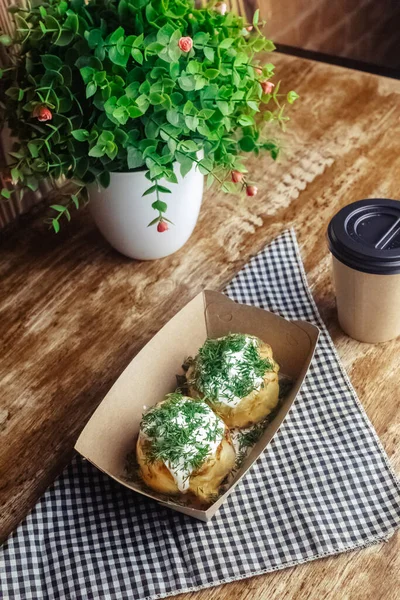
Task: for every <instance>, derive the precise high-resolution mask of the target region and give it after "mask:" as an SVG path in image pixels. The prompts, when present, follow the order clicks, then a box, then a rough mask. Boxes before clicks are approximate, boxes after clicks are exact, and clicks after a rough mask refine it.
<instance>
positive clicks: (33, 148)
mask: <svg viewBox="0 0 400 600" xmlns="http://www.w3.org/2000/svg"><path fill="white" fill-rule="evenodd" d="M42 145H43V142H42V140H40V141H39V140H31V141H30V142H28V150H29V152H30V153H31V156H32V158H37V157H38V156H39V150H40V147H41V146H42Z"/></svg>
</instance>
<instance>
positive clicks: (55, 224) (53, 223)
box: [51, 219, 60, 233]
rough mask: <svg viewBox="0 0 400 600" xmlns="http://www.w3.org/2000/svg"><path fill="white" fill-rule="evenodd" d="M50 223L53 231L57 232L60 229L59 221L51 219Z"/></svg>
mask: <svg viewBox="0 0 400 600" xmlns="http://www.w3.org/2000/svg"><path fill="white" fill-rule="evenodd" d="M51 225H52V227H53V229H54V232H55V233H58V232H59V231H60V223H59V222H58V221H57V219H52V221H51Z"/></svg>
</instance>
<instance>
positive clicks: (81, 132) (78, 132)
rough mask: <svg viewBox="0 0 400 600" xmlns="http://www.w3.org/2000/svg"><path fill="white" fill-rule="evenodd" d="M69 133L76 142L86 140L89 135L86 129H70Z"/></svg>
mask: <svg viewBox="0 0 400 600" xmlns="http://www.w3.org/2000/svg"><path fill="white" fill-rule="evenodd" d="M71 134H72V137H73V138H75V139H76V140H77V141H78V142H86V140H87V139H88V137H89V132H88V131H87V130H86V129H75V130H74V131H71Z"/></svg>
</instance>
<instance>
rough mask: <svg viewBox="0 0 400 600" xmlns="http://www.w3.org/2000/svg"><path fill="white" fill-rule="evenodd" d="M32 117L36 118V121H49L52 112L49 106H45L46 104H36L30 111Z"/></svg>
mask: <svg viewBox="0 0 400 600" xmlns="http://www.w3.org/2000/svg"><path fill="white" fill-rule="evenodd" d="M32 117H35V118H37V120H38V121H41V122H44V121H51V119H52V118H53V115H52V112H51V110H50V109H49V108H47V106H44V105H43V104H41V105H38V106H36V107H35V108H34V109H33V112H32Z"/></svg>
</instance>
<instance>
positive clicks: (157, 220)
mask: <svg viewBox="0 0 400 600" xmlns="http://www.w3.org/2000/svg"><path fill="white" fill-rule="evenodd" d="M159 220H160V217H156V218H155V219H153V220H152V221H150V223H149V224H148V225H147V227H151V226H152V225H155V224H156V223H158V222H159ZM164 220H165V221H166V219H164Z"/></svg>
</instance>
